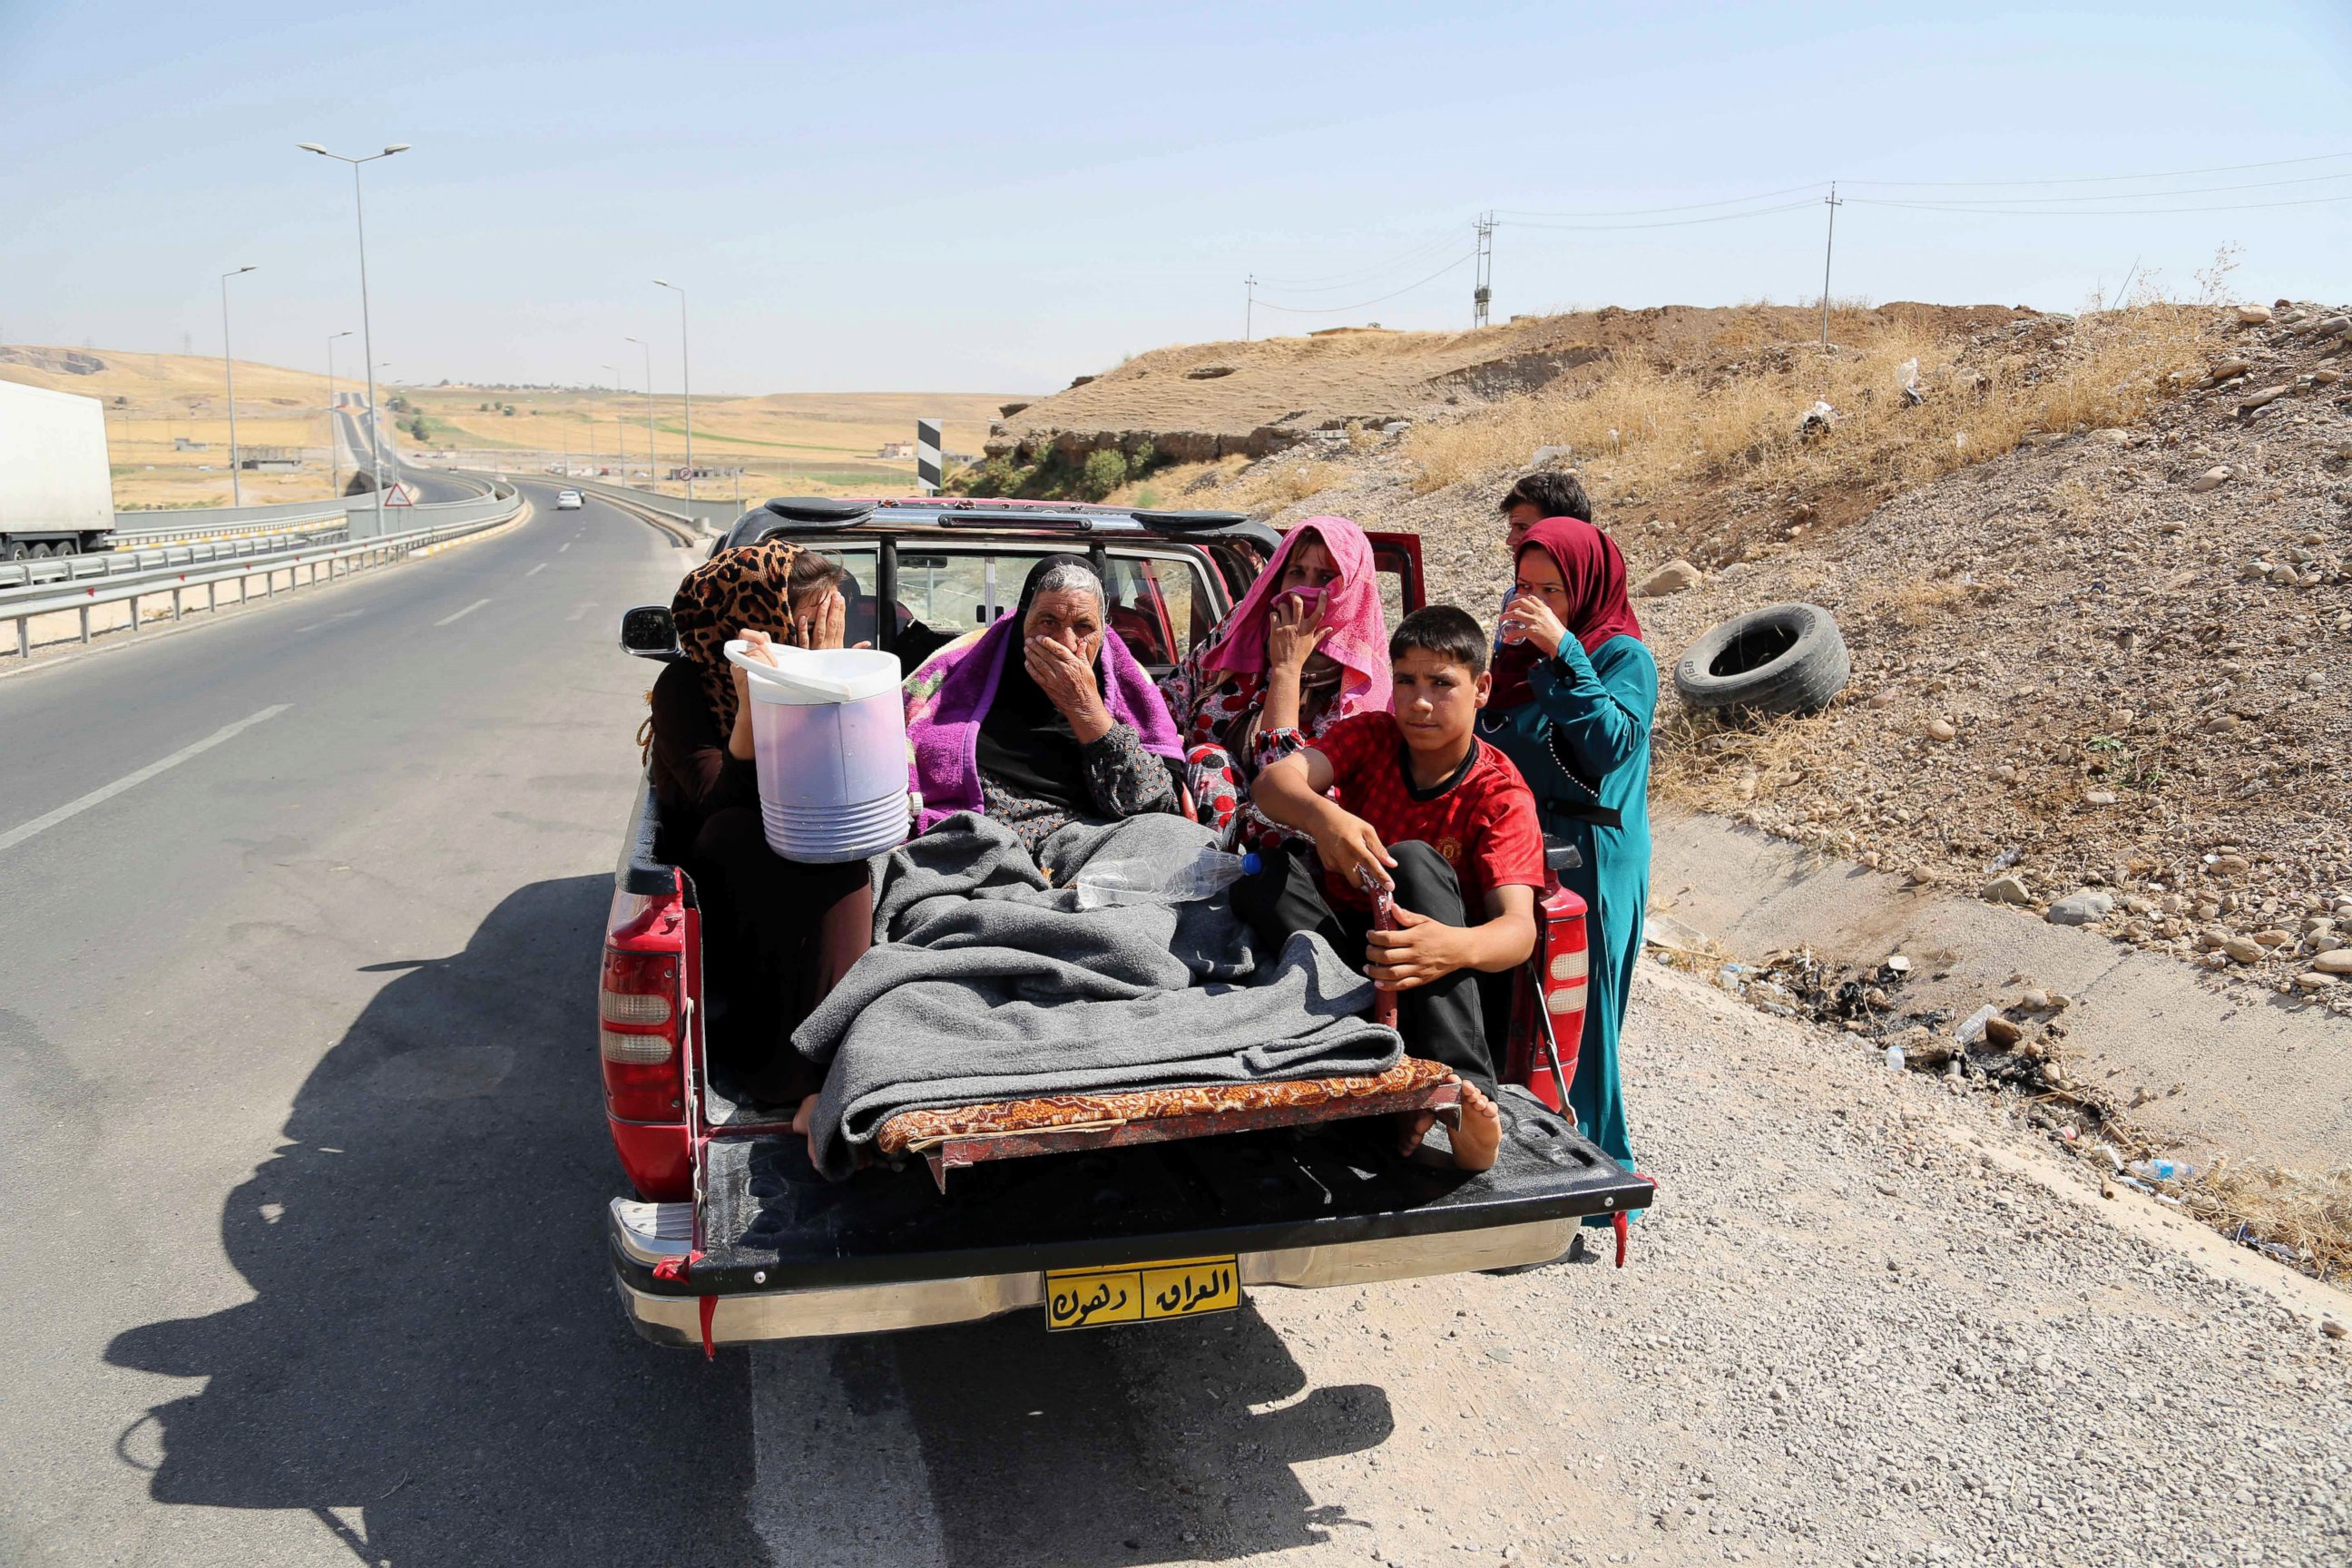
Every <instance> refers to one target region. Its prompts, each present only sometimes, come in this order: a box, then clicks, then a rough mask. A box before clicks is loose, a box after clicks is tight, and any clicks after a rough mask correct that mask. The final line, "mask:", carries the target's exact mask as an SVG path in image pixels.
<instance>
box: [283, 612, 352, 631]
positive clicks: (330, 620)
mask: <svg viewBox="0 0 2352 1568" xmlns="http://www.w3.org/2000/svg"><path fill="white" fill-rule="evenodd" d="M366 614H367V612H366V611H365V610H345V611H344V612H343V613H342V614H341V615H339V616H328V617H327V618H326V619H325V620H323V621H312V622H311V623H310V625H309V626H296V627H295V628H294V635H295V636H296V637H300V636H301V635H302V634H303V633H304V632H315V631H317V630H318V629H319V628H320V626H332V625H334V624H335V623H336V622H337V621H348V620H350V619H351V618H352V616H364V615H366Z"/></svg>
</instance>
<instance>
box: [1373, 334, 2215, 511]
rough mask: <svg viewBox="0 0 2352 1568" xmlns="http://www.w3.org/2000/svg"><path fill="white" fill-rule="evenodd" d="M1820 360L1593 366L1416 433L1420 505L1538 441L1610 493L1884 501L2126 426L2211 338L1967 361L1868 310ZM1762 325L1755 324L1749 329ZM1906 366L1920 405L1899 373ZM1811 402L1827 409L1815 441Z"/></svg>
mask: <svg viewBox="0 0 2352 1568" xmlns="http://www.w3.org/2000/svg"><path fill="white" fill-rule="evenodd" d="M1841 314H1843V315H1844V316H1845V318H1846V319H1844V320H1843V321H1838V322H1837V323H1836V324H1837V326H1838V329H1839V330H1838V331H1837V332H1836V333H1835V338H1836V342H1835V344H1834V346H1833V348H1832V352H1830V353H1826V354H1824V353H1822V352H1821V350H1820V349H1819V348H1818V347H1816V346H1814V345H1811V344H1808V343H1782V344H1780V345H1777V346H1772V347H1766V348H1760V349H1758V350H1756V351H1754V352H1753V353H1750V354H1749V355H1748V357H1746V358H1744V359H1739V360H1737V361H1733V362H1729V363H1725V362H1724V361H1723V359H1722V351H1723V350H1724V348H1725V346H1726V344H1727V342H1733V341H1736V340H1735V339H1734V338H1733V337H1732V335H1731V334H1728V333H1727V334H1726V335H1725V336H1723V337H1719V338H1718V340H1717V355H1716V356H1715V359H1714V360H1713V361H1712V362H1711V363H1710V364H1708V365H1702V366H1696V367H1693V366H1687V365H1678V364H1672V363H1659V362H1653V361H1651V360H1648V359H1644V358H1641V357H1623V358H1612V359H1607V360H1603V361H1600V362H1597V363H1593V364H1591V365H1588V366H1586V367H1584V368H1583V369H1581V370H1580V371H1578V372H1575V373H1572V374H1570V375H1569V376H1566V377H1563V378H1562V380H1561V381H1560V382H1559V383H1556V384H1553V385H1552V386H1551V387H1549V388H1547V389H1546V390H1545V391H1543V392H1541V393H1538V394H1537V395H1533V396H1528V397H1517V398H1509V399H1506V400H1504V401H1502V402H1500V403H1498V404H1496V405H1494V406H1492V407H1490V408H1488V409H1486V410H1484V411H1482V412H1480V413H1477V414H1475V415H1473V416H1470V417H1468V418H1465V419H1462V420H1458V421H1455V422H1454V423H1452V424H1447V425H1433V426H1416V427H1415V428H1414V430H1413V431H1412V434H1411V435H1410V436H1409V437H1408V439H1407V444H1406V451H1407V453H1408V454H1409V455H1410V456H1411V457H1412V458H1413V459H1414V460H1415V461H1416V462H1417V463H1418V464H1419V466H1420V472H1419V475H1418V477H1417V478H1416V479H1415V487H1416V489H1420V490H1421V491H1423V492H1424V493H1426V492H1427V491H1430V490H1434V489H1443V488H1444V487H1445V486H1447V485H1451V484H1455V483H1460V482H1462V481H1465V480H1472V481H1478V482H1485V481H1486V480H1488V479H1491V478H1492V477H1493V476H1495V475H1496V474H1497V473H1499V472H1501V471H1503V470H1506V469H1509V468H1517V467H1519V466H1521V465H1524V464H1525V463H1526V462H1527V461H1528V455H1529V453H1530V452H1532V451H1533V450H1534V449H1535V448H1536V447H1539V446H1567V447H1571V448H1572V449H1573V450H1574V451H1575V453H1576V454H1577V460H1578V462H1579V464H1580V466H1582V467H1584V468H1586V469H1587V470H1588V472H1590V471H1592V470H1593V469H1595V468H1600V469H1603V470H1606V477H1607V478H1609V479H1612V480H1613V481H1615V482H1616V483H1618V484H1619V485H1621V486H1640V487H1644V488H1647V487H1653V486H1655V485H1658V484H1660V483H1664V482H1668V481H1672V480H1675V479H1693V480H1700V479H1703V480H1706V481H1710V482H1717V483H1720V482H1724V481H1750V482H1758V483H1761V484H1766V485H1771V486H1788V487H1795V488H1804V489H1812V488H1817V487H1821V486H1825V485H1832V484H1837V485H1849V486H1862V487H1866V488H1868V489H1873V490H1876V491H1880V492H1889V491H1893V490H1896V489H1907V488H1909V487H1911V486H1914V485H1918V484H1923V483H1925V482H1927V480H1930V479H1936V478H1937V477H1939V476H1941V475H1943V474H1947V473H1949V472H1951V471H1952V470H1954V469H1956V468H1963V467H1965V466H1967V465H1969V464H1970V463H1978V462H1982V461H1985V460H1986V459H1988V458H1994V457H1998V456H2000V454H2002V453H2004V452H2007V451H2009V450H2011V448H2013V447H2015V446H2016V445H2017V444H2018V442H2019V440H2020V439H2021V438H2022V437H2024V436H2026V435H2027V434H2028V433H2030V432H2032V431H2036V430H2053V431H2063V430H2073V429H2090V428H2098V427H2103V426H2115V425H2126V424H2130V423H2132V422H2134V421H2136V420H2137V419H2140V418H2141V417H2143V416H2146V415H2147V412H2148V411H2149V409H2150V408H2152V407H2153V406H2154V405H2156V404H2157V403H2158V402H2159V401H2161V400H2162V399H2163V398H2164V397H2166V396H2167V395H2170V394H2171V393H2172V392H2173V391H2175V390H2177V389H2178V387H2179V384H2180V383H2179V381H2174V382H2168V381H2167V379H2166V378H2167V377H2168V375H2171V374H2172V373H2175V372H2195V371H2198V370H2200V368H2201V366H2202V363H2203V361H2204V357H2205V354H2206V352H2207V351H2208V350H2209V349H2210V347H2211V346H2212V344H2213V343H2214V342H2215V341H2216V337H2215V334H2216V332H2217V331H2218V328H2217V327H2216V325H2215V321H2216V316H2215V312H2214V311H2213V310H2211V309H2210V308H2209V307H2197V306H2187V305H2178V304H2172V303H2168V302H2162V301H2157V302H2150V303H2145V304H2139V305H2135V306H2132V307H2130V308H2128V309H2125V310H2111V311H2105V312H2102V313H2100V314H2097V315H2093V316H2086V317H2084V318H2082V319H2080V320H2078V321H2073V322H2071V323H2066V324H2064V325H2063V330H2062V331H2058V332H2057V333H2056V334H2055V335H2054V337H2053V341H2052V342H2050V344H2049V345H2048V347H2047V348H2046V349H2045V350H2043V351H2042V352H2040V353H2035V354H2032V355H2030V356H2029V355H2025V354H2018V353H2002V354H1998V355H1994V354H1990V353H1985V352H1981V351H1978V352H1972V351H1971V346H1970V344H1969V341H1968V339H1967V338H1966V337H1965V336H1962V335H1960V334H1958V333H1956V332H1944V331H1937V330H1934V329H1932V328H1929V327H1927V326H1924V325H1920V324H1916V323H1915V322H1912V321H1905V320H1902V319H1898V318H1889V317H1885V316H1881V315H1878V314H1875V313H1867V314H1865V313H1862V312H1842V313H1841ZM1759 319H1760V318H1759ZM1914 360H1916V362H1917V363H1918V371H1917V374H1918V386H1919V388H1920V390H1921V392H1922V393H1923V394H1924V395H1925V396H1926V402H1925V403H1924V404H1922V405H1918V406H1916V407H1911V406H1906V399H1905V398H1904V395H1903V392H1902V386H1903V382H1902V378H1901V375H1900V374H1899V373H1900V371H1901V368H1902V366H1903V365H1904V364H1905V363H1906V361H1914ZM1816 400H1821V401H1825V402H1827V403H1828V404H1829V405H1831V406H1832V408H1834V409H1835V410H1836V411H1837V418H1836V422H1835V425H1834V426H1833V427H1832V429H1830V430H1829V431H1827V432H1825V433H1824V432H1816V433H1813V434H1811V435H1808V434H1805V433H1803V432H1801V430H1800V428H1799V426H1800V421H1801V419H1802V418H1803V416H1804V414H1805V411H1806V410H1807V409H1809V408H1810V407H1811V406H1812V405H1813V403H1814V402H1815V401H1816Z"/></svg>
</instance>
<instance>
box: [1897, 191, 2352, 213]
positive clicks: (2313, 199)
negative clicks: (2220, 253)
mask: <svg viewBox="0 0 2352 1568" xmlns="http://www.w3.org/2000/svg"><path fill="white" fill-rule="evenodd" d="M2147 194H2148V195H2150V196H2151V197H2160V196H2162V195H2164V193H2163V192H2161V191H2150V192H2148V193H2147ZM1850 199H1851V200H1852V201H1853V205H1856V206H1871V207H1906V208H1908V209H1910V210H1911V211H1913V212H1923V213H1959V214H1962V215H1964V216H1984V217H2156V216H2162V215H2166V214H2170V213H2248V212H2259V211H2261V210H2262V209H2263V208H2264V207H2315V206H2325V205H2327V204H2328V203H2330V202H2352V195H2341V196H2305V197H2304V198H2302V199H2301V200H2299V201H2291V202H2234V203H2231V204H2229V205H2223V206H2199V207H2098V208H2090V207H2075V208H2067V207H2059V208H2054V209H2053V208H2048V207H1963V206H1952V205H1940V204H1937V203H1935V202H1890V201H1885V200H1879V199H1874V198H1872V197H1870V196H1854V197H1852V198H1850Z"/></svg>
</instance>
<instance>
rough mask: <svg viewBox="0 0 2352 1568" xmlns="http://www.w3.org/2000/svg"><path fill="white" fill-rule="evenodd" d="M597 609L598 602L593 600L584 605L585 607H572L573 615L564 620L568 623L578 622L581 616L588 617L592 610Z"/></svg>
mask: <svg viewBox="0 0 2352 1568" xmlns="http://www.w3.org/2000/svg"><path fill="white" fill-rule="evenodd" d="M595 607H596V601H595V600H593V599H591V600H589V601H588V602H587V603H586V604H584V605H573V606H572V613H571V614H570V615H568V616H564V617H563V618H564V619H565V620H567V621H576V620H578V619H579V618H580V617H581V616H584V615H586V614H587V613H588V612H589V611H591V610H593V609H594V608H595Z"/></svg>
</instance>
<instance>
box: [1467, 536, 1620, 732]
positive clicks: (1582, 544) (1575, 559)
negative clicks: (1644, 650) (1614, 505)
mask: <svg viewBox="0 0 2352 1568" xmlns="http://www.w3.org/2000/svg"><path fill="white" fill-rule="evenodd" d="M1530 550H1540V551H1542V552H1544V553H1545V554H1547V555H1549V556H1550V557H1551V559H1552V563H1553V564H1554V565H1556V566H1558V567H1559V580H1560V581H1561V582H1562V583H1564V584H1567V586H1568V614H1566V615H1565V616H1561V617H1560V619H1561V620H1562V621H1563V622H1564V623H1566V625H1567V626H1568V635H1569V636H1570V637H1574V638H1575V639H1576V640H1577V641H1578V642H1580V643H1582V644H1583V645H1584V651H1585V652H1586V653H1588V654H1592V653H1598V652H1600V651H1601V644H1602V643H1605V642H1607V641H1608V640H1609V639H1610V638H1611V637H1632V638H1633V640H1634V641H1636V642H1639V641H1641V640H1642V623H1641V622H1640V621H1638V620H1636V619H1634V618H1633V603H1632V601H1631V600H1629V599H1628V598H1627V597H1626V596H1625V558H1624V557H1623V556H1622V555H1620V554H1618V553H1617V544H1616V542H1615V541H1613V540H1612V539H1611V538H1610V537H1609V536H1608V535H1607V534H1605V533H1603V532H1601V531H1600V530H1599V529H1597V528H1595V527H1593V526H1592V525H1591V523H1589V522H1584V521H1579V520H1578V519H1576V518H1572V517H1548V518H1546V519H1544V521H1541V522H1539V523H1538V524H1536V525H1535V526H1534V527H1533V528H1531V529H1529V530H1528V537H1527V540H1526V542H1523V543H1522V544H1520V546H1519V554H1520V555H1522V556H1524V555H1525V554H1527V552H1528V551H1530ZM1511 569H1512V570H1513V571H1514V572H1516V571H1517V570H1518V562H1517V560H1516V559H1514V560H1513V561H1512V563H1511ZM1543 657H1544V656H1543V654H1542V652H1541V651H1540V650H1539V649H1538V648H1537V647H1536V645H1535V644H1533V643H1531V642H1517V643H1507V644H1505V645H1504V647H1503V651H1502V652H1501V653H1500V654H1498V655H1496V658H1495V690H1494V695H1492V696H1491V697H1489V698H1488V699H1487V702H1488V704H1489V705H1490V706H1492V707H1495V708H1498V709H1500V708H1516V707H1517V706H1518V705H1519V704H1520V703H1522V702H1526V701H1529V700H1532V699H1533V698H1534V696H1535V693H1534V691H1533V690H1532V689H1529V687H1528V671H1529V670H1531V669H1533V668H1535V667H1536V663H1537V661H1538V660H1539V659H1541V658H1543Z"/></svg>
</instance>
